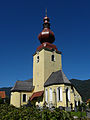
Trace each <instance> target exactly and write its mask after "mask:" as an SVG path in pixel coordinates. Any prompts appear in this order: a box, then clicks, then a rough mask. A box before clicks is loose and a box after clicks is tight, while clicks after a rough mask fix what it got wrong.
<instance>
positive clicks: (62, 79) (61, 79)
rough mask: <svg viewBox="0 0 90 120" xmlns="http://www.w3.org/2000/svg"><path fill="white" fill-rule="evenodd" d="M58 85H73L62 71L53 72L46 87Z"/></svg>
mask: <svg viewBox="0 0 90 120" xmlns="http://www.w3.org/2000/svg"><path fill="white" fill-rule="evenodd" d="M56 84H71V82H70V81H69V80H68V78H67V77H66V76H65V74H64V73H63V72H62V70H59V71H56V72H53V73H52V74H51V75H50V76H49V78H48V79H47V81H46V82H45V84H44V87H46V86H50V85H56Z"/></svg>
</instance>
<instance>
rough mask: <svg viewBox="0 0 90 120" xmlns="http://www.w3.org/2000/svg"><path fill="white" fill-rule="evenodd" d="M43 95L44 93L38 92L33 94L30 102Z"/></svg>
mask: <svg viewBox="0 0 90 120" xmlns="http://www.w3.org/2000/svg"><path fill="white" fill-rule="evenodd" d="M43 93H44V91H39V92H35V93H33V94H32V96H31V97H30V101H31V100H33V99H34V98H36V97H40V96H42V95H43Z"/></svg>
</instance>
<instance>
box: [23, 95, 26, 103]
mask: <svg viewBox="0 0 90 120" xmlns="http://www.w3.org/2000/svg"><path fill="white" fill-rule="evenodd" d="M23 102H26V94H23Z"/></svg>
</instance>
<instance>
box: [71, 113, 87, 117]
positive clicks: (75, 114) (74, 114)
mask: <svg viewBox="0 0 90 120" xmlns="http://www.w3.org/2000/svg"><path fill="white" fill-rule="evenodd" d="M71 115H73V116H78V118H80V117H81V115H82V117H84V116H86V112H71Z"/></svg>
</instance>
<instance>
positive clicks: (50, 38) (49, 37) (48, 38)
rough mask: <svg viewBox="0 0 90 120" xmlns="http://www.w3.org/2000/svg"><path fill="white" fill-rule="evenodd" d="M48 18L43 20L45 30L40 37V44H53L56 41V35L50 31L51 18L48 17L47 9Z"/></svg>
mask: <svg viewBox="0 0 90 120" xmlns="http://www.w3.org/2000/svg"><path fill="white" fill-rule="evenodd" d="M45 14H46V16H45V17H44V19H43V22H44V23H43V30H42V32H41V33H40V34H39V35H38V39H39V40H40V43H41V44H42V43H44V42H48V43H53V42H54V41H55V36H54V33H53V32H52V31H51V30H50V23H49V18H48V17H47V9H46V11H45Z"/></svg>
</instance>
